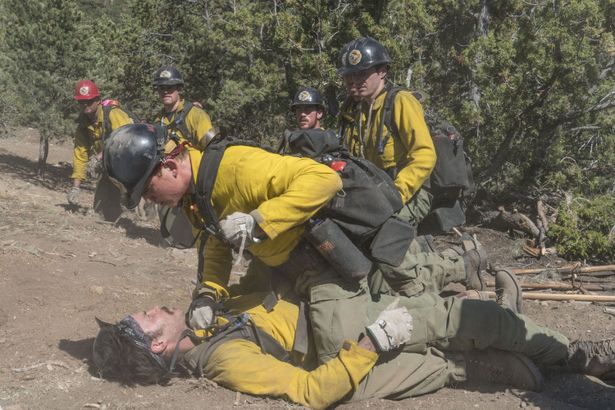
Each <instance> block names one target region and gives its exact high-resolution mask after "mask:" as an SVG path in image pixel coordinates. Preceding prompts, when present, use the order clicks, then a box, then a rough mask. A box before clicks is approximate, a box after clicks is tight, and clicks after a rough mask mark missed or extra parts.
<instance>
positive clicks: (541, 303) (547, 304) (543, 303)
mask: <svg viewBox="0 0 615 410" xmlns="http://www.w3.org/2000/svg"><path fill="white" fill-rule="evenodd" d="M540 306H549V302H547V301H546V300H541V301H540Z"/></svg>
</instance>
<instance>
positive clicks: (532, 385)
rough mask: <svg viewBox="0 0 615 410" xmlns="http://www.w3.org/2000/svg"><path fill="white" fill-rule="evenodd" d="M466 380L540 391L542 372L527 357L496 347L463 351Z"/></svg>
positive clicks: (542, 379) (542, 381) (542, 383)
mask: <svg viewBox="0 0 615 410" xmlns="http://www.w3.org/2000/svg"><path fill="white" fill-rule="evenodd" d="M463 357H464V359H465V362H466V375H467V381H468V382H482V383H488V384H502V385H507V386H510V387H514V388H517V389H524V390H532V391H541V390H542V388H543V385H544V378H543V377H542V373H540V370H538V368H537V367H536V365H535V364H534V363H533V362H532V361H531V360H530V359H528V358H527V357H525V356H523V355H522V354H519V353H514V352H508V351H505V350H498V349H492V348H489V349H485V350H470V351H467V352H463Z"/></svg>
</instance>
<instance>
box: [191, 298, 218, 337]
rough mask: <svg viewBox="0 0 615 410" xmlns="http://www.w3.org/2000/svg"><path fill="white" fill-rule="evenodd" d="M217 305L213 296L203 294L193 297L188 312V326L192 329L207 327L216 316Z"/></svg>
mask: <svg viewBox="0 0 615 410" xmlns="http://www.w3.org/2000/svg"><path fill="white" fill-rule="evenodd" d="M217 306H218V304H217V303H216V301H215V300H213V298H212V297H211V296H206V295H201V296H199V297H197V298H196V299H193V300H192V303H190V307H189V308H188V313H186V322H188V326H190V327H191V328H192V329H207V328H208V327H209V326H211V325H212V324H213V322H214V319H215V318H216V313H215V311H216V307H217Z"/></svg>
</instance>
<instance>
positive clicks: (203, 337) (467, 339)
mask: <svg viewBox="0 0 615 410" xmlns="http://www.w3.org/2000/svg"><path fill="white" fill-rule="evenodd" d="M418 298H425V299H428V300H424V301H421V302H420V303H417V302H415V300H416V299H417V298H416V297H415V298H404V297H402V298H398V299H394V298H393V297H390V298H389V297H388V296H386V295H383V297H382V299H381V300H380V301H378V302H374V303H371V304H369V306H366V308H365V311H363V312H348V314H356V315H360V316H361V315H362V316H364V317H365V323H366V324H367V326H366V327H365V329H364V331H363V332H362V334H360V335H357V339H356V340H347V341H346V342H345V343H344V346H343V348H342V349H341V350H340V351H339V352H338V354H337V356H336V357H335V358H333V359H331V360H329V361H328V362H326V363H324V364H321V365H319V366H317V367H316V366H314V365H313V364H312V363H311V362H310V361H309V360H308V359H306V357H310V354H309V353H308V355H307V356H298V355H297V354H296V353H293V344H294V343H295V342H296V340H295V339H296V338H297V337H299V333H300V332H299V329H298V326H297V324H298V321H299V309H298V308H297V306H296V305H294V304H291V303H288V302H286V301H284V300H280V301H279V302H278V303H277V305H276V306H275V307H274V308H273V310H268V309H265V307H263V305H262V304H260V301H262V299H263V296H262V295H258V294H252V295H245V296H240V297H237V298H233V299H229V300H228V301H227V302H226V303H225V310H226V314H219V315H218V316H217V324H216V326H214V327H213V328H210V331H209V333H208V334H205V333H204V332H203V331H196V332H194V331H192V330H191V329H190V328H188V327H187V326H186V324H185V317H184V313H183V312H181V311H180V310H176V309H169V308H166V307H161V308H160V307H155V308H153V309H151V310H149V311H146V312H144V311H140V312H137V313H133V314H131V315H128V316H126V317H125V318H123V319H122V320H121V321H119V322H118V323H116V324H109V323H104V322H102V321H100V320H99V321H98V322H99V325H100V326H101V329H100V332H99V333H98V336H97V337H96V340H95V342H94V349H93V350H94V352H93V353H94V364H95V365H96V366H97V367H98V370H99V372H100V374H101V376H103V377H107V378H109V379H112V380H117V381H120V382H122V383H124V384H134V383H139V384H151V383H164V382H166V381H168V379H170V378H171V377H172V376H173V375H174V374H176V373H173V370H174V368H175V367H176V364H179V365H180V366H181V367H183V368H185V369H187V370H188V371H190V372H191V373H193V374H195V375H196V376H205V377H207V378H208V379H210V380H213V381H214V382H216V383H218V384H220V385H222V386H225V387H227V388H230V389H232V390H236V391H239V392H243V393H248V394H253V395H266V396H272V397H283V398H286V399H288V400H291V401H293V402H296V403H299V404H301V405H305V406H309V407H312V408H326V407H328V406H330V405H332V404H334V403H337V402H339V401H358V400H364V399H369V398H389V399H404V398H408V397H412V396H417V395H421V394H425V393H430V392H434V391H436V390H438V389H439V388H441V387H444V386H447V385H451V384H454V385H457V386H459V385H461V386H462V385H463V383H464V382H465V381H472V382H480V383H494V384H500V385H508V386H512V387H516V388H522V389H528V390H540V389H541V387H542V383H543V379H542V376H541V373H540V371H539V370H538V368H537V367H536V366H535V364H534V363H536V364H538V365H539V366H547V365H553V364H562V365H565V366H567V367H568V368H569V369H571V370H573V371H576V372H581V373H587V374H591V375H594V376H597V377H603V376H607V375H609V373H610V374H613V372H615V340H614V339H610V340H604V341H601V342H587V341H583V342H578V341H577V342H572V343H570V342H569V341H568V339H567V338H566V337H565V336H563V335H561V334H559V333H557V332H555V331H553V330H550V329H547V328H544V327H540V326H538V325H536V324H534V323H533V322H532V321H531V320H529V319H528V318H526V317H524V316H521V315H517V314H516V313H514V312H513V311H512V310H511V309H507V308H504V307H501V306H499V305H496V304H495V303H494V302H488V301H480V300H468V299H465V300H461V299H455V298H451V299H446V300H445V303H444V304H445V305H446V306H448V308H447V309H446V311H442V312H439V315H440V316H442V319H443V318H445V317H446V318H448V319H449V320H438V321H430V320H426V319H425V315H423V314H422V313H423V312H422V311H423V310H424V309H425V308H424V306H426V305H429V304H430V303H431V304H434V305H438V306H441V305H442V303H441V301H440V302H437V301H435V300H429V299H434V298H437V296H435V295H431V294H425V295H423V296H420V297H418ZM487 305H489V306H487ZM383 306H384V308H383ZM413 306H419V307H416V308H415V307H413ZM513 307H514V306H511V308H513ZM337 325H338V326H343V323H340V324H337ZM483 326H486V327H488V328H490V330H491V331H490V332H489V333H488V334H487V333H485V332H481V331H480V327H483ZM530 359H531V360H530Z"/></svg>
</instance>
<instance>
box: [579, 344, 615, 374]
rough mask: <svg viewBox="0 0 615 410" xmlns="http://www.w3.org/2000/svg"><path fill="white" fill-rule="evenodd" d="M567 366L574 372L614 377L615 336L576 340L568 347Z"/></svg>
mask: <svg viewBox="0 0 615 410" xmlns="http://www.w3.org/2000/svg"><path fill="white" fill-rule="evenodd" d="M568 366H569V367H570V368H571V369H572V370H573V371H575V372H578V373H583V374H589V375H590V376H595V377H600V378H603V379H615V338H611V339H606V340H600V341H598V342H591V341H588V340H577V341H575V342H572V343H570V346H569V347H568Z"/></svg>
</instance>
